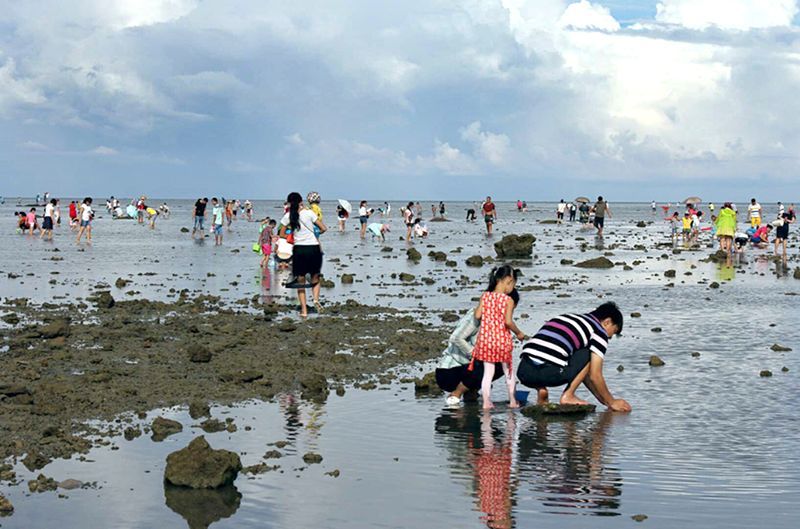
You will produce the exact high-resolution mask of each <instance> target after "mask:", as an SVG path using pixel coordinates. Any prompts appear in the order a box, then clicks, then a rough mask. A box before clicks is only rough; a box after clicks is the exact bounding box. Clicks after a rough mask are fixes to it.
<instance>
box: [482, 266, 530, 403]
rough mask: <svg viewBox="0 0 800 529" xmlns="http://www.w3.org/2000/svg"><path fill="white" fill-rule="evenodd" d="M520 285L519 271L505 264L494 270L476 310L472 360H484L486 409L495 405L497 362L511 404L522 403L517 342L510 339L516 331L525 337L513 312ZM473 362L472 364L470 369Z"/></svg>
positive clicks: (483, 391)
mask: <svg viewBox="0 0 800 529" xmlns="http://www.w3.org/2000/svg"><path fill="white" fill-rule="evenodd" d="M516 284H517V271H516V270H514V269H513V268H512V267H511V266H509V265H503V266H501V267H499V268H495V269H494V270H492V273H491V275H490V276H489V288H487V289H486V292H484V293H483V295H482V296H481V300H480V302H479V303H478V308H476V309H475V319H476V320H480V321H481V327H480V330H478V337H477V339H476V341H475V348H474V349H473V351H472V362H473V363H474V362H475V361H476V360H478V361H481V362H483V380H482V381H481V394H482V395H483V409H490V408H492V407H494V406H493V404H492V395H491V392H492V379H493V377H494V372H495V368H496V367H497V363H500V364H501V367H502V369H503V374H504V375H505V378H506V386H507V387H508V400H509V406H510V407H512V408H518V407H519V403H517V399H516V398H515V396H514V389H515V381H514V372H513V370H512V363H513V359H512V356H511V353H512V351H513V350H514V342H513V341H512V338H511V333H510V332H509V331H511V332H513V333H514V334H515V335H516V336H517V339H519V340H523V339H525V333H523V332H522V331H520V330H519V328H518V327H517V326H516V324H515V323H514V321H513V320H512V315H513V313H514V302H513V301H512V300H511V297H510V296H509V294H510V293H511V291H512V290H514V287H515V286H516ZM471 369H472V365H470V370H471Z"/></svg>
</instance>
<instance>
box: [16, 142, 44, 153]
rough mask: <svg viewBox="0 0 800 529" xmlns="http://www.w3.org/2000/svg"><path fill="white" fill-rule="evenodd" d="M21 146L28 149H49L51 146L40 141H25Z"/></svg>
mask: <svg viewBox="0 0 800 529" xmlns="http://www.w3.org/2000/svg"><path fill="white" fill-rule="evenodd" d="M19 147H20V148H22V149H25V150H26V151H48V150H50V148H49V147H48V146H47V145H45V144H43V143H39V142H38V141H31V140H28V141H24V142H22V143H20V144H19Z"/></svg>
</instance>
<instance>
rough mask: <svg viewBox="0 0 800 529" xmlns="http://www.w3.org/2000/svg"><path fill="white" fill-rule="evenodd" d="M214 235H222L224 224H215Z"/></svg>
mask: <svg viewBox="0 0 800 529" xmlns="http://www.w3.org/2000/svg"><path fill="white" fill-rule="evenodd" d="M214 235H222V224H214Z"/></svg>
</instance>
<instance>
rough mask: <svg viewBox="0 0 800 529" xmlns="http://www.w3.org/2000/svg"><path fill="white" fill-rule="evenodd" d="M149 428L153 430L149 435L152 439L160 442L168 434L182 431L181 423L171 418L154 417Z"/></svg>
mask: <svg viewBox="0 0 800 529" xmlns="http://www.w3.org/2000/svg"><path fill="white" fill-rule="evenodd" d="M150 430H151V431H152V432H153V435H152V436H151V438H152V439H153V441H156V442H161V441H163V440H164V439H166V438H167V437H169V436H170V435H172V434H176V433H178V432H181V431H183V425H182V424H181V423H179V422H178V421H173V420H172V419H165V418H164V417H156V418H155V419H154V420H153V423H152V424H151V425H150Z"/></svg>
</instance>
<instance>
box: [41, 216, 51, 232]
mask: <svg viewBox="0 0 800 529" xmlns="http://www.w3.org/2000/svg"><path fill="white" fill-rule="evenodd" d="M42 229H43V230H52V229H53V217H45V218H44V220H43V221H42Z"/></svg>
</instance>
